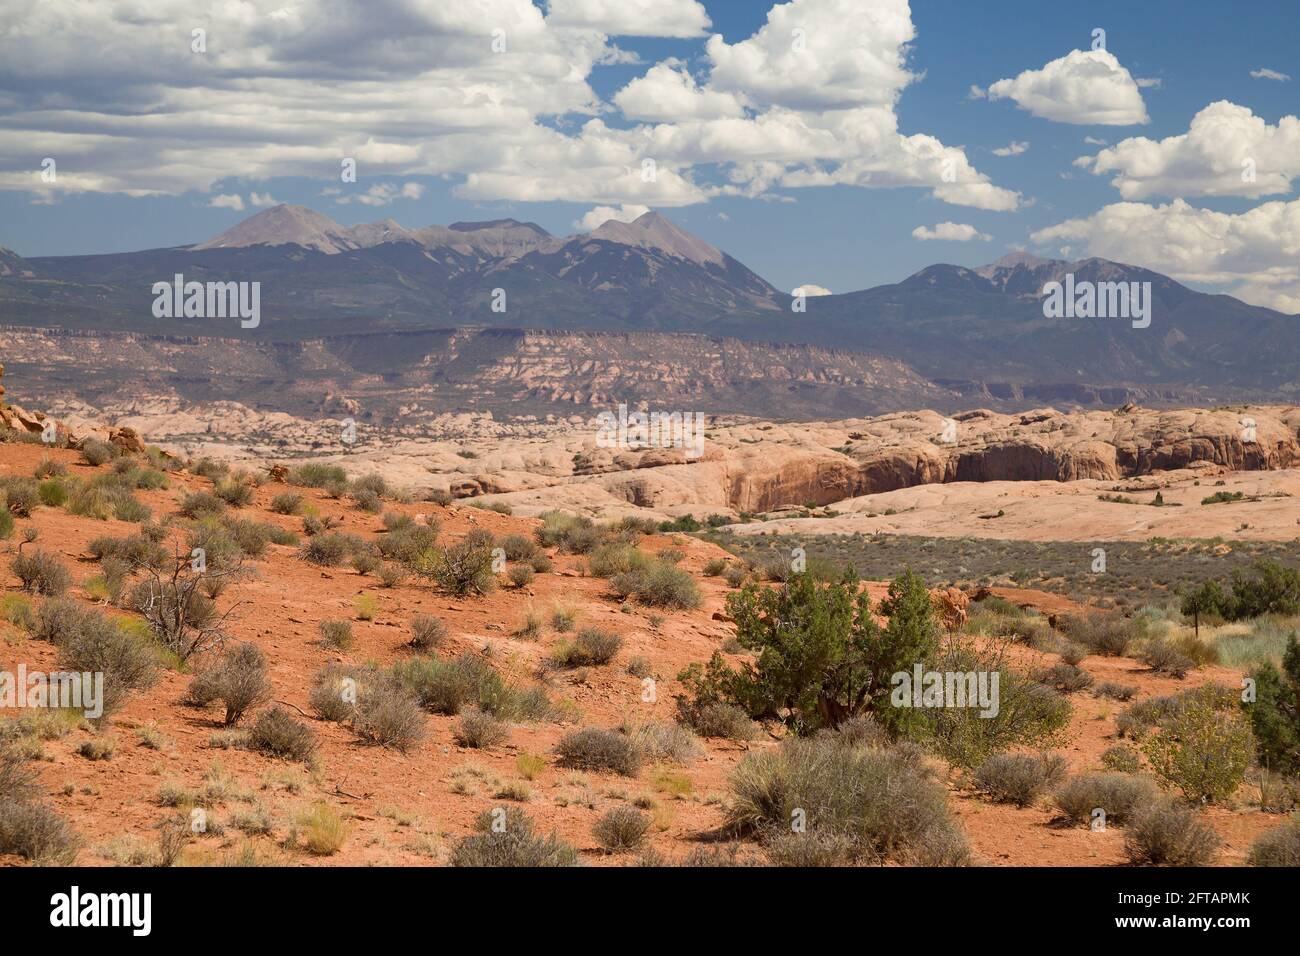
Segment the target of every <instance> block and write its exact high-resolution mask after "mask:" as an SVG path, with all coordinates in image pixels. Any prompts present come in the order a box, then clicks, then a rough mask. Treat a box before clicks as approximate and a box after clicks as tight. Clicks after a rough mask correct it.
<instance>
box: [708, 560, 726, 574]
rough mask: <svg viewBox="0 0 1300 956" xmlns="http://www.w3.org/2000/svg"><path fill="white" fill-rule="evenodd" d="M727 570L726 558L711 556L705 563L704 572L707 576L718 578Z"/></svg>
mask: <svg viewBox="0 0 1300 956" xmlns="http://www.w3.org/2000/svg"><path fill="white" fill-rule="evenodd" d="M725 570H727V559H726V558H710V559H709V560H708V561H706V562H705V563H704V574H705V576H706V577H710V578H716V577H717V576H718V575H720V574H721V573H722V572H723V571H725Z"/></svg>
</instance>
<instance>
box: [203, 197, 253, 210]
mask: <svg viewBox="0 0 1300 956" xmlns="http://www.w3.org/2000/svg"><path fill="white" fill-rule="evenodd" d="M208 205H209V206H211V207H212V208H213V209H233V210H235V212H243V211H244V197H243V196H241V195H239V193H230V194H227V195H222V196H213V197H212V198H211V199H209V200H208Z"/></svg>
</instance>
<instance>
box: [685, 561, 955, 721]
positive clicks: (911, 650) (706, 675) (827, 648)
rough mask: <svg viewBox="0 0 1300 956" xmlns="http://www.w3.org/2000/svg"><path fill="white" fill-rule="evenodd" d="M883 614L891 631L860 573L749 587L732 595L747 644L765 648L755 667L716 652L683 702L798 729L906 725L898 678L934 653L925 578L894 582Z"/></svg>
mask: <svg viewBox="0 0 1300 956" xmlns="http://www.w3.org/2000/svg"><path fill="white" fill-rule="evenodd" d="M674 570H675V569H674ZM878 610H879V611H880V613H882V614H883V615H884V616H886V617H887V618H889V621H888V624H887V626H886V627H885V628H881V627H880V626H879V625H878V624H877V623H876V622H875V619H874V618H873V616H872V609H871V604H870V601H869V599H868V598H867V597H866V596H865V595H860V594H859V593H858V585H857V581H856V579H854V578H852V577H849V578H846V579H845V580H844V581H842V582H839V583H833V584H828V585H822V584H819V583H818V582H816V581H815V580H813V578H812V577H810V576H809V575H806V574H796V575H794V576H793V577H792V578H791V580H790V581H789V582H787V583H785V584H784V585H782V586H781V587H779V588H760V587H758V586H756V585H753V584H750V585H747V586H746V587H745V588H744V590H742V591H741V592H740V593H739V594H737V595H733V596H731V597H729V598H728V600H727V611H728V614H729V616H730V617H732V618H733V619H734V620H735V621H736V633H737V639H738V641H739V643H740V644H741V646H742V647H744V648H745V649H746V650H750V651H755V652H757V653H758V658H757V661H756V662H754V663H752V664H747V665H746V666H745V667H744V668H743V669H742V670H738V671H733V670H731V669H730V668H728V667H726V665H725V664H724V663H723V661H722V659H721V656H720V655H717V654H715V656H714V659H713V660H711V661H710V662H709V664H708V666H707V667H701V666H700V665H698V664H693V665H691V666H690V667H688V668H687V669H686V670H685V671H683V672H682V674H680V675H679V679H680V680H681V681H682V683H683V685H684V687H685V690H686V695H687V697H688V698H689V700H688V702H687V704H686V705H685V706H686V707H687V709H688V710H698V709H699V707H701V706H703V705H704V704H708V703H715V702H717V703H732V704H736V705H737V706H740V707H743V708H744V709H745V710H746V711H747V712H748V713H749V714H750V715H752V716H755V717H765V716H773V717H779V718H780V719H782V720H784V721H785V722H786V723H787V724H788V725H790V726H791V727H792V728H794V729H795V730H797V731H808V730H815V729H817V728H818V727H820V726H835V725H837V724H839V723H841V722H842V721H844V720H847V719H848V718H850V717H853V716H855V715H857V714H860V713H865V712H867V711H871V712H873V713H876V714H878V715H879V714H883V715H885V716H884V719H885V720H886V722H887V723H892V724H901V723H903V722H905V719H906V715H904V714H903V713H901V711H900V710H899V709H896V708H892V707H889V706H888V696H889V693H890V687H891V677H892V675H893V674H894V673H896V672H898V671H907V670H910V669H911V667H912V665H913V664H914V663H916V662H918V661H922V660H925V659H926V658H927V657H929V656H930V655H931V654H933V652H934V650H935V648H936V644H937V640H938V625H937V623H936V621H935V619H934V610H933V606H932V605H931V602H930V595H929V592H928V591H927V590H926V588H925V584H924V582H922V581H921V579H920V578H919V577H918V576H917V575H915V574H912V573H911V572H908V573H906V574H904V575H902V576H900V577H899V578H896V579H895V580H894V581H893V582H892V583H891V585H890V591H889V596H888V597H887V598H886V599H885V600H884V601H882V602H881V605H880V607H879V608H878ZM864 688H871V689H872V690H871V691H869V692H868V693H862V691H863V689H864ZM688 722H690V721H688Z"/></svg>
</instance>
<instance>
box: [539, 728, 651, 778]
mask: <svg viewBox="0 0 1300 956" xmlns="http://www.w3.org/2000/svg"><path fill="white" fill-rule="evenodd" d="M555 752H556V755H557V757H558V759H557V761H556V762H557V763H558V764H559V765H560V766H561V767H568V768H569V769H571V770H608V771H612V772H613V773H618V774H622V775H623V776H625V777H634V776H636V774H637V772H638V771H639V770H640V769H641V765H642V763H643V762H644V760H645V755H644V754H643V753H641V751H639V750H638V749H637V747H636V744H635V743H634V742H633V741H632V740H631V739H630V738H628V737H627V736H626V735H624V734H621V733H619V732H618V731H617V730H604V729H602V728H598V727H584V728H582V729H581V730H573V731H570V732H569V733H567V734H565V735H564V736H563V737H561V738H560V742H559V744H558V745H557V746H556V748H555Z"/></svg>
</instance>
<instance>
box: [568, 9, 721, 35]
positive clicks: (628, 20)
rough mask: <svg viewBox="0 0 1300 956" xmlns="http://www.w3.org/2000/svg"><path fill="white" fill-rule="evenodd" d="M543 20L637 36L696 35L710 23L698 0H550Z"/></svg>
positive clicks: (703, 31) (610, 33)
mask: <svg viewBox="0 0 1300 956" xmlns="http://www.w3.org/2000/svg"><path fill="white" fill-rule="evenodd" d="M546 22H547V23H548V24H550V25H551V26H557V27H582V28H586V29H589V30H598V31H599V32H601V33H607V34H609V35H611V36H636V37H698V36H703V35H704V33H705V31H706V30H707V29H708V28H709V26H710V25H711V24H710V21H709V14H708V12H707V11H706V10H705V9H704V5H703V4H701V3H698V2H697V0H551V2H550V9H549V10H548V12H547V15H546Z"/></svg>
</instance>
